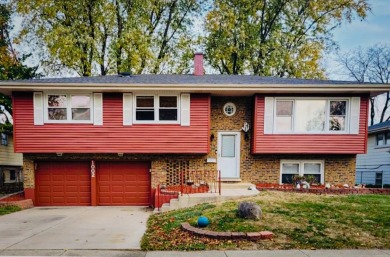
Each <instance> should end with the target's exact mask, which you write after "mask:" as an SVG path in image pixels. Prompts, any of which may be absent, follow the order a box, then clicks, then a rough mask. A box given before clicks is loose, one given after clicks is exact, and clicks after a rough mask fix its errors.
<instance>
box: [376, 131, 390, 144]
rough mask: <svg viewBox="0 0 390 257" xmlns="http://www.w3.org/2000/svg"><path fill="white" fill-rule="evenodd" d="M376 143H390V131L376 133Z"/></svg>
mask: <svg viewBox="0 0 390 257" xmlns="http://www.w3.org/2000/svg"><path fill="white" fill-rule="evenodd" d="M376 145H377V146H384V145H390V132H385V133H381V134H377V135H376Z"/></svg>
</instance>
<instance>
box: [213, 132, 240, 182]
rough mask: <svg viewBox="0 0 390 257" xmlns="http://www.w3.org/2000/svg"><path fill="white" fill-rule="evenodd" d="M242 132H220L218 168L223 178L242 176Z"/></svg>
mask: <svg viewBox="0 0 390 257" xmlns="http://www.w3.org/2000/svg"><path fill="white" fill-rule="evenodd" d="M240 142H241V140H240V132H218V159H217V166H218V170H220V171H221V178H222V179H239V178H240Z"/></svg>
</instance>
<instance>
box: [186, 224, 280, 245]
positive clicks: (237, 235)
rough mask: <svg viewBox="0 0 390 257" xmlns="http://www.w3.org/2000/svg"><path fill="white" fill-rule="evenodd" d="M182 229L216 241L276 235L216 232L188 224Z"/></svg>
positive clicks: (263, 232) (269, 237) (259, 238)
mask: <svg viewBox="0 0 390 257" xmlns="http://www.w3.org/2000/svg"><path fill="white" fill-rule="evenodd" d="M181 228H182V229H183V230H184V231H187V232H189V233H191V234H193V235H197V236H205V237H210V238H216V239H248V240H251V241H256V240H264V239H271V238H272V237H273V236H274V234H273V233H272V232H270V231H260V232H247V233H245V232H216V231H211V230H203V229H200V228H196V227H193V226H191V225H190V223H188V222H184V223H182V224H181Z"/></svg>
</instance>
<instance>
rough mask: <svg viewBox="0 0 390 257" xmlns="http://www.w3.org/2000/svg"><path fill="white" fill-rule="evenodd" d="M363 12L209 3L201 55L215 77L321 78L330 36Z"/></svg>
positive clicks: (287, 0)
mask: <svg viewBox="0 0 390 257" xmlns="http://www.w3.org/2000/svg"><path fill="white" fill-rule="evenodd" d="M368 10H369V6H368V4H367V0H335V1H322V0H313V1H309V0H215V1H214V6H213V8H212V10H211V11H209V12H208V14H207V18H206V32H207V33H208V34H207V36H206V37H205V50H206V55H207V57H208V59H209V62H210V64H211V66H212V67H213V68H215V69H217V70H218V71H219V72H220V73H221V74H248V73H249V74H255V75H261V76H279V77H298V78H324V77H325V75H324V70H323V69H322V68H321V66H320V64H319V62H320V60H321V57H322V53H323V51H324V50H325V48H326V46H327V44H330V43H332V40H331V34H330V32H331V30H332V29H333V28H334V27H335V26H338V25H340V24H341V23H342V22H343V21H351V20H352V18H353V16H354V15H357V16H358V17H359V18H364V17H365V16H366V13H367V11H368Z"/></svg>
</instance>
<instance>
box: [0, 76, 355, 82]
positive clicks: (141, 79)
mask: <svg viewBox="0 0 390 257" xmlns="http://www.w3.org/2000/svg"><path fill="white" fill-rule="evenodd" d="M13 82H18V83H20V84H34V83H50V84H52V83H55V84H57V83H58V84H61V83H77V84H95V83H96V84H253V85H254V84H290V85H305V84H306V85H308V84H310V85H313V84H314V85H315V84H318V85H321V84H335V85H336V84H344V85H347V84H358V83H356V82H353V81H336V80H312V79H294V78H279V77H261V76H249V75H204V76H194V75H154V74H153V75H152V74H150V75H131V76H120V75H110V76H96V77H73V78H44V79H31V80H19V81H13ZM0 84H1V82H0Z"/></svg>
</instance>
